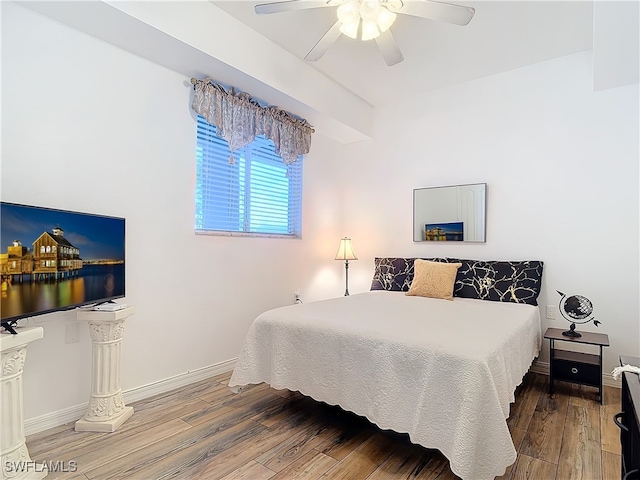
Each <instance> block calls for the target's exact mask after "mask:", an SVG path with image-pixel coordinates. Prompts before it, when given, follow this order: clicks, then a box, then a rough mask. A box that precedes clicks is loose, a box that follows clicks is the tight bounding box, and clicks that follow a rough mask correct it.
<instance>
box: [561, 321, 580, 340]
mask: <svg viewBox="0 0 640 480" xmlns="http://www.w3.org/2000/svg"><path fill="white" fill-rule="evenodd" d="M562 335H564V336H565V337H571V338H580V337H581V336H582V335H581V334H580V333H578V332H576V324H575V323H572V324H571V326H570V327H569V330H567V331H566V332H562Z"/></svg>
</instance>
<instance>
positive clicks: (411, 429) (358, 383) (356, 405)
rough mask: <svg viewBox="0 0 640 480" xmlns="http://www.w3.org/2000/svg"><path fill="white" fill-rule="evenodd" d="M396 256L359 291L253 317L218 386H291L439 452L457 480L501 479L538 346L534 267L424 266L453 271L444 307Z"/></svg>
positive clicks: (537, 270) (379, 262)
mask: <svg viewBox="0 0 640 480" xmlns="http://www.w3.org/2000/svg"><path fill="white" fill-rule="evenodd" d="M401 260H402V261H400V260H399V259H384V258H383V259H376V260H375V274H374V279H373V282H372V291H370V292H366V293H361V294H356V295H351V296H346V297H341V298H335V299H329V300H323V301H318V302H311V303H306V304H297V305H290V306H285V307H280V308H275V309H273V310H269V311H267V312H264V313H262V314H261V315H259V316H258V317H257V318H256V319H255V320H254V322H253V323H252V325H251V327H250V329H249V332H248V334H247V336H246V339H245V342H244V345H243V347H242V351H241V353H240V355H239V356H238V360H237V363H236V366H235V369H234V372H233V374H232V376H231V379H230V382H229V386H230V387H231V388H232V390H234V391H238V390H239V389H241V387H242V386H244V385H249V384H257V383H262V382H266V383H268V384H269V385H271V386H272V387H273V388H276V389H288V390H292V391H299V392H301V393H302V394H304V395H307V396H309V397H312V398H314V399H315V400H318V401H323V402H326V403H328V404H331V405H339V406H340V407H342V408H343V409H345V410H348V411H351V412H354V413H356V414H358V415H362V416H364V417H366V418H367V419H369V420H370V421H371V422H373V423H375V424H376V425H378V426H379V427H380V428H382V429H391V430H394V431H396V432H401V433H408V434H409V437H410V439H411V440H412V441H413V442H414V443H417V444H420V445H422V446H424V447H427V448H434V449H438V450H440V451H441V452H442V453H443V455H445V456H446V457H447V458H448V459H449V461H450V466H451V470H452V471H453V472H454V473H455V474H456V475H458V476H460V477H462V478H463V479H465V480H482V479H490V478H494V477H496V476H499V475H502V474H503V473H504V471H505V469H506V467H507V466H509V465H511V464H512V463H513V462H514V461H515V460H516V451H515V448H514V445H513V442H512V440H511V436H510V433H509V429H508V427H507V423H506V419H507V417H508V415H509V405H510V403H512V402H513V401H514V399H515V397H514V391H515V388H516V387H517V386H518V385H519V384H520V383H521V381H522V378H523V376H524V374H525V373H526V372H527V371H528V369H529V367H530V365H531V363H532V361H533V359H534V358H535V357H536V356H537V355H538V353H539V351H540V346H541V332H540V315H539V310H538V307H537V304H536V298H537V294H538V293H539V289H540V281H541V274H542V263H541V262H534V263H531V262H527V263H526V264H525V265H524V267H523V268H516V270H513V269H511V275H506V276H505V275H502V274H501V272H502V270H500V268H499V267H501V265H498V263H500V262H493V263H492V264H489V263H488V262H481V263H478V261H475V260H473V261H472V260H468V261H462V260H456V259H428V260H427V262H428V263H429V264H433V263H436V262H441V263H452V264H453V263H455V264H456V265H457V264H460V267H458V269H457V272H456V273H454V274H453V275H454V277H455V278H454V280H452V283H453V291H454V292H453V295H452V297H451V299H450V300H445V299H442V298H431V297H429V296H423V295H412V294H410V292H411V291H412V284H415V283H417V282H414V281H413V280H414V277H415V278H416V279H417V278H418V270H417V269H416V271H415V275H414V271H413V265H414V263H415V259H401ZM393 262H396V265H395V266H393V265H392V264H393ZM402 262H404V267H403V266H402V265H403V263H402ZM501 263H503V264H505V263H506V264H508V265H513V264H514V263H515V262H501ZM517 263H518V264H522V263H523V262H517ZM415 264H416V265H418V263H415ZM421 265H422V264H421ZM471 265H475V266H476V267H479V266H483V267H484V268H472V269H471V270H473V272H472V273H473V276H475V277H476V278H475V280H474V279H472V278H471V277H470V273H469V268H468V267H470V266H471ZM429 268H431V267H429ZM509 268H511V267H508V268H507V273H508V270H509ZM523 270H524V273H523ZM503 273H504V272H503ZM514 275H515V276H514ZM506 277H509V278H508V279H506ZM474 282H475V283H474ZM501 282H502V283H501ZM536 283H537V287H536V286H535V284H536ZM487 285H489V287H487ZM467 287H471V289H469V288H467ZM465 288H466V290H465ZM492 288H493V289H494V290H495V289H497V291H490V290H492ZM532 288H533V289H534V290H536V292H537V293H536V292H534V295H532V294H531V292H530V290H531V289H532ZM471 290H475V292H476V293H475V294H473V295H472V293H471ZM456 292H457V294H456ZM491 296H496V297H495V298H502V300H492V299H491V298H490V297H491ZM522 299H525V300H522Z"/></svg>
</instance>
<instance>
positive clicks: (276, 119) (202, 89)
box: [191, 78, 314, 165]
mask: <svg viewBox="0 0 640 480" xmlns="http://www.w3.org/2000/svg"><path fill="white" fill-rule="evenodd" d="M191 83H192V84H193V89H194V91H195V94H194V96H193V103H192V108H193V110H194V111H195V112H196V113H198V114H200V115H202V116H203V117H204V118H205V119H206V120H207V122H209V123H210V124H211V125H215V127H216V132H217V135H218V136H219V137H221V138H224V139H225V140H226V141H227V142H229V148H230V150H231V151H232V152H233V151H235V150H237V149H239V148H242V147H244V146H246V145H248V144H249V143H251V142H253V140H254V139H255V137H256V135H264V136H265V137H267V138H269V139H271V140H272V141H273V143H274V145H275V151H276V153H277V154H278V155H280V156H281V157H282V160H283V161H284V163H285V164H287V165H289V164H291V163H293V162H295V161H296V160H297V159H298V156H300V155H303V154H305V153H309V149H310V148H311V134H312V133H313V132H314V130H313V128H311V126H310V125H309V124H308V123H307V121H306V120H301V119H298V118H296V117H294V116H293V115H292V114H290V113H289V112H285V111H284V110H280V109H278V108H276V107H263V106H261V105H260V104H258V102H257V101H255V100H254V99H252V98H251V96H249V94H247V93H244V92H239V93H236V92H235V91H234V89H233V88H232V89H231V91H227V90H225V88H224V87H223V86H221V85H218V84H215V83H213V81H212V80H211V79H209V78H205V79H204V80H197V79H195V78H192V79H191Z"/></svg>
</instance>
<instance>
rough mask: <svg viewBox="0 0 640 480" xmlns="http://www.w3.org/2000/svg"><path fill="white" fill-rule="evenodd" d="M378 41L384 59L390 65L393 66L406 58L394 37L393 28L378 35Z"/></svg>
mask: <svg viewBox="0 0 640 480" xmlns="http://www.w3.org/2000/svg"><path fill="white" fill-rule="evenodd" d="M376 43H377V44H378V48H379V49H380V53H382V56H383V58H384V61H385V63H386V64H387V65H388V66H390V67H391V66H393V65H395V64H396V63H400V62H401V61H402V60H404V57H403V56H402V52H401V51H400V47H398V44H397V43H396V39H395V38H393V35H392V34H391V30H387V31H386V32H382V33H381V34H380V35H379V36H378V37H376Z"/></svg>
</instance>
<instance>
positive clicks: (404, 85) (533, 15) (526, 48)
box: [211, 0, 593, 106]
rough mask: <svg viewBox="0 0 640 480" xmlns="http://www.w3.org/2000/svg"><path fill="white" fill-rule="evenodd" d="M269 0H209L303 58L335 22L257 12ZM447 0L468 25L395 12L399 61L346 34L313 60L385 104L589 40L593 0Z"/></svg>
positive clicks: (308, 13)
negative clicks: (470, 12)
mask: <svg viewBox="0 0 640 480" xmlns="http://www.w3.org/2000/svg"><path fill="white" fill-rule="evenodd" d="M272 1H275V0H266V1H264V2H256V1H242V0H241V1H238V0H235V1H231V0H227V1H215V0H212V1H211V3H213V4H214V5H215V6H217V7H219V8H221V9H223V10H224V11H226V12H227V13H228V14H230V15H232V16H233V17H235V18H236V19H237V20H239V21H240V22H242V23H244V24H245V25H247V26H249V27H250V28H251V29H253V30H255V31H256V32H258V33H260V34H261V35H263V36H264V37H266V38H268V39H269V40H271V41H272V42H274V43H276V44H277V45H279V46H280V47H282V48H283V49H285V50H287V51H289V52H290V53H292V54H293V55H295V56H296V57H298V58H304V56H305V55H306V54H307V52H308V51H309V50H311V48H312V47H313V46H314V45H315V43H316V42H317V41H318V39H320V38H321V37H322V35H324V33H325V32H326V31H327V30H328V29H329V28H330V27H331V26H332V25H333V23H334V22H335V18H336V17H335V8H319V9H318V8H316V9H310V10H298V11H294V12H285V13H278V14H271V15H257V14H256V13H255V12H254V6H255V5H256V4H259V3H268V2H272ZM299 1H304V0H299ZM425 1H426V0H425ZM451 3H457V4H461V5H465V6H470V7H473V8H475V15H474V17H473V19H472V20H471V22H470V23H469V25H467V26H464V27H461V26H458V25H452V24H447V23H444V22H439V21H434V20H429V19H423V18H418V17H412V16H408V15H398V18H397V20H396V22H395V23H394V25H393V26H392V27H391V30H392V33H393V35H394V37H395V39H396V41H397V43H398V45H399V47H400V49H401V50H402V52H403V54H404V61H403V62H401V63H399V64H397V65H395V66H392V67H388V66H387V65H386V64H385V63H384V61H383V59H382V56H381V55H380V53H379V52H378V50H377V46H376V44H375V42H373V41H369V42H362V41H361V40H353V39H350V38H348V37H346V36H344V35H343V36H341V37H340V38H339V39H338V41H337V42H336V43H335V44H334V45H333V46H332V47H331V48H330V49H329V50H328V52H327V53H326V54H325V55H324V57H323V58H321V59H320V60H319V61H317V62H313V63H310V65H312V66H313V67H314V68H315V69H317V70H318V71H320V72H322V73H323V74H324V75H326V76H327V77H329V78H331V79H332V80H334V81H336V82H337V83H339V84H341V85H343V86H344V87H346V88H347V89H348V90H350V91H352V92H353V93H355V94H356V95H358V96H359V97H361V98H362V99H364V100H365V101H366V102H368V103H369V104H371V105H373V106H382V105H386V104H388V103H390V102H391V101H395V100H401V99H403V98H405V97H408V96H411V95H415V94H417V93H421V92H424V91H428V90H433V89H436V88H440V87H443V86H447V85H451V84H455V83H461V82H465V81H469V80H473V79H477V78H481V77H485V76H488V75H493V74H496V73H500V72H504V71H507V70H512V69H514V68H519V67H523V66H526V65H531V64H534V63H539V62H543V61H546V60H551V59H554V58H558V57H561V56H564V55H569V54H572V53H576V52H580V51H584V50H591V49H592V46H593V1H565V2H559V1H540V0H538V1H464V0H460V1H455V2H451Z"/></svg>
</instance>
